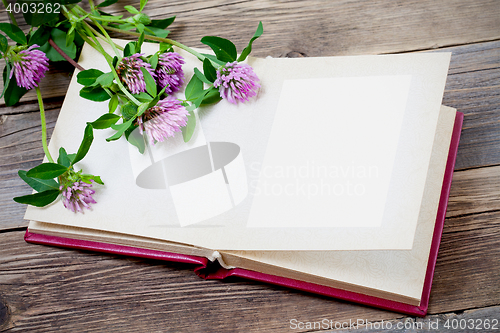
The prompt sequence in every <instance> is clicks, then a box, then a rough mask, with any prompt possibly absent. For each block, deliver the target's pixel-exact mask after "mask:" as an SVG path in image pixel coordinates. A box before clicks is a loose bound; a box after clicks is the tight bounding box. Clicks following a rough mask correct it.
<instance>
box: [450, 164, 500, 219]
mask: <svg viewBox="0 0 500 333" xmlns="http://www.w3.org/2000/svg"><path fill="white" fill-rule="evenodd" d="M497 210H500V166H494V167H484V168H478V169H471V170H465V171H460V172H455V173H454V174H453V182H452V185H451V193H450V199H449V201H448V210H447V212H446V216H447V217H452V216H460V215H468V214H474V213H480V212H488V211H497Z"/></svg>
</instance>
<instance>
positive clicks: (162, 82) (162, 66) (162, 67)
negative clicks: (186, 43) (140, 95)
mask: <svg viewBox="0 0 500 333" xmlns="http://www.w3.org/2000/svg"><path fill="white" fill-rule="evenodd" d="M184 63H185V62H184V59H183V58H182V57H181V55H180V54H179V53H176V52H165V53H162V54H161V55H160V57H159V58H158V65H157V66H156V70H155V74H156V82H157V83H158V86H159V87H160V89H163V88H164V87H165V92H166V93H167V94H171V93H173V92H176V91H178V90H179V89H180V87H181V86H182V84H183V83H184V72H183V71H182V65H183V64H184Z"/></svg>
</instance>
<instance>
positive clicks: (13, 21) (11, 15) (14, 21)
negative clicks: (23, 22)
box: [2, 0, 17, 26]
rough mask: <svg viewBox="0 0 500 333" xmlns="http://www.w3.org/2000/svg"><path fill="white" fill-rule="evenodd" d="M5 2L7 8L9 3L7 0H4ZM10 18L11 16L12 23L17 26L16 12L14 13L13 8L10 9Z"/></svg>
mask: <svg viewBox="0 0 500 333" xmlns="http://www.w3.org/2000/svg"><path fill="white" fill-rule="evenodd" d="M2 2H3V5H4V6H5V9H7V7H8V5H9V4H8V3H7V0H2ZM9 18H10V23H12V24H14V25H15V26H17V21H16V18H15V17H14V14H12V10H11V11H9Z"/></svg>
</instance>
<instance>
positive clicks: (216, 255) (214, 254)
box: [207, 251, 236, 269]
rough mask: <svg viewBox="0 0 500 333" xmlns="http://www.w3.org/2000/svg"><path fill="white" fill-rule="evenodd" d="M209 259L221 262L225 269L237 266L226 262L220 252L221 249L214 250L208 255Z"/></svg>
mask: <svg viewBox="0 0 500 333" xmlns="http://www.w3.org/2000/svg"><path fill="white" fill-rule="evenodd" d="M207 259H208V260H210V261H211V262H214V261H216V260H217V261H218V262H219V265H221V266H222V268H225V269H233V268H236V267H235V266H231V265H228V264H226V263H225V262H224V259H223V258H222V256H221V254H220V253H219V251H214V252H212V254H211V255H209V256H208V257H207Z"/></svg>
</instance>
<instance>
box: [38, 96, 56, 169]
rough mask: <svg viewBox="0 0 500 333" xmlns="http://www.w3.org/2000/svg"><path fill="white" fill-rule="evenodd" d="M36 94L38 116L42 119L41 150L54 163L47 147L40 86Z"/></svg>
mask: <svg viewBox="0 0 500 333" xmlns="http://www.w3.org/2000/svg"><path fill="white" fill-rule="evenodd" d="M35 89H36V95H37V97H38V105H39V106H40V118H41V121H42V146H43V151H44V152H45V156H47V158H48V159H49V162H51V163H54V160H53V159H52V156H51V155H50V152H49V147H48V146H47V124H46V123H45V110H44V108H43V99H42V93H41V92H40V88H39V87H36V88H35Z"/></svg>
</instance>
